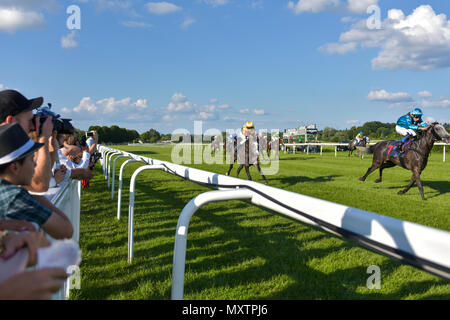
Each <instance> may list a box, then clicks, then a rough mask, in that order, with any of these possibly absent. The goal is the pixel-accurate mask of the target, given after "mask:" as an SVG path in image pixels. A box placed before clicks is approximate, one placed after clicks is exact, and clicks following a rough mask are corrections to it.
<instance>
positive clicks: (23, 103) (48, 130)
mask: <svg viewBox="0 0 450 320" xmlns="http://www.w3.org/2000/svg"><path fill="white" fill-rule="evenodd" d="M43 101H44V100H43V99H42V97H40V98H35V99H30V100H28V99H27V98H25V97H24V96H23V95H22V94H21V93H19V92H17V91H15V90H4V91H1V92H0V125H4V124H9V123H19V124H20V125H21V126H22V128H23V130H24V131H25V132H26V133H27V134H29V133H30V132H32V131H35V132H36V137H35V138H36V142H38V143H42V144H43V147H42V148H41V149H40V150H39V151H38V152H36V159H35V161H36V169H35V173H34V176H33V179H32V181H31V184H30V185H29V186H27V187H26V189H27V190H29V191H34V192H46V191H47V190H48V188H49V184H50V176H51V158H50V152H49V139H50V136H51V135H52V130H53V123H52V120H53V119H52V117H51V116H49V117H47V119H42V120H44V121H43V123H42V126H41V125H40V123H41V121H42V120H41V119H40V118H39V117H34V116H33V110H34V109H37V108H39V107H40V106H41V105H42V103H43Z"/></svg>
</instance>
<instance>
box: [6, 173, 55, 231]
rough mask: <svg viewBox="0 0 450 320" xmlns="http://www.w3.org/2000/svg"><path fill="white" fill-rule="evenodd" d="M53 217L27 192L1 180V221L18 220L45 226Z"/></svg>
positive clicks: (47, 209)
mask: <svg viewBox="0 0 450 320" xmlns="http://www.w3.org/2000/svg"><path fill="white" fill-rule="evenodd" d="M51 215H52V212H51V210H50V209H49V208H47V207H45V206H44V205H42V204H41V203H40V202H38V201H37V200H36V199H34V198H33V196H32V195H30V194H29V193H28V191H27V190H25V189H23V188H21V187H19V186H17V185H14V184H11V183H9V182H8V181H6V180H4V179H1V178H0V219H17V220H26V221H30V222H35V223H37V224H38V225H43V224H44V223H45V222H47V220H48V219H49V218H50V216H51Z"/></svg>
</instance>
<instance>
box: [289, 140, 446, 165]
mask: <svg viewBox="0 0 450 320" xmlns="http://www.w3.org/2000/svg"><path fill="white" fill-rule="evenodd" d="M284 145H285V146H287V147H292V153H294V154H295V152H296V149H297V147H301V146H306V148H305V150H306V151H305V152H306V153H307V154H309V152H310V148H311V147H312V146H320V155H322V151H323V147H324V146H334V156H335V157H337V152H338V146H341V147H348V143H312V142H311V143H309V142H306V143H285V144H284ZM369 145H375V143H373V142H371V143H369ZM434 145H435V146H444V148H443V152H442V154H443V155H442V161H443V162H445V147H446V146H447V144H446V143H441V142H440V143H435V144H434Z"/></svg>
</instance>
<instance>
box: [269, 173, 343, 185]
mask: <svg viewBox="0 0 450 320" xmlns="http://www.w3.org/2000/svg"><path fill="white" fill-rule="evenodd" d="M338 177H341V176H340V175H329V176H322V177H317V178H310V177H303V176H296V177H282V178H272V179H271V178H268V181H271V182H272V181H273V182H275V181H279V182H280V183H282V184H289V185H294V184H297V183H301V182H315V183H321V182H330V181H333V180H334V179H335V178H338Z"/></svg>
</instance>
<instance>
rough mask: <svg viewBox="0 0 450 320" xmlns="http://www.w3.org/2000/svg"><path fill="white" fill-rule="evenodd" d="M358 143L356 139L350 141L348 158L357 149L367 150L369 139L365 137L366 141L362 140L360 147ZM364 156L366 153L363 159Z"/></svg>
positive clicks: (362, 154)
mask: <svg viewBox="0 0 450 320" xmlns="http://www.w3.org/2000/svg"><path fill="white" fill-rule="evenodd" d="M356 142H357V141H356V139H355V140H352V141H350V142H349V143H348V156H349V157H350V156H351V155H352V153H353V151H354V150H355V149H357V147H364V148H365V147H366V146H367V144H368V143H369V137H364V139H362V140H361V141H360V143H359V144H358V145H357V144H356ZM360 153H361V152H360ZM363 156H364V153H361V159H362V158H363Z"/></svg>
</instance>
